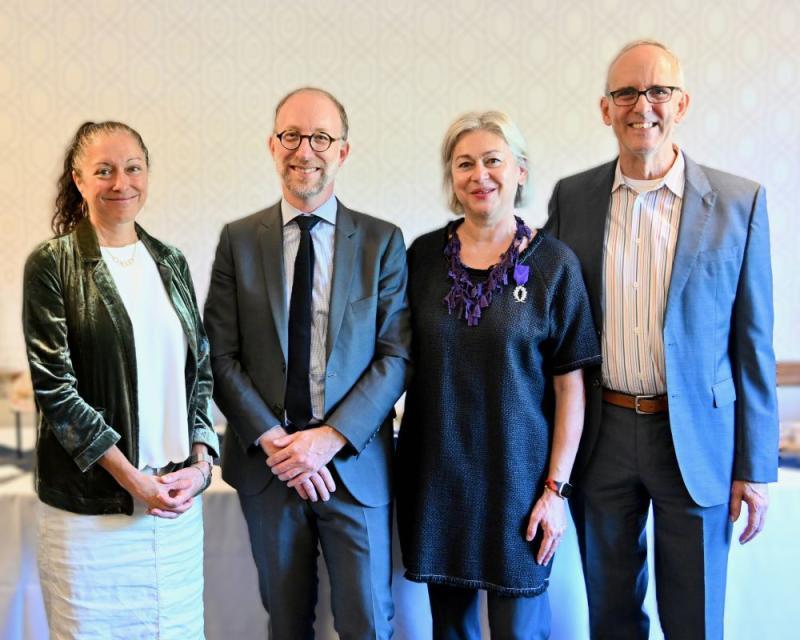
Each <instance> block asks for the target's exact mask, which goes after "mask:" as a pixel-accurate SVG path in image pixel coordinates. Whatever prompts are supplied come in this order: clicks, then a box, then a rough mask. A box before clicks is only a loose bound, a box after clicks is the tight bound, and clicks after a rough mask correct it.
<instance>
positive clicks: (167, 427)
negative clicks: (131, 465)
mask: <svg viewBox="0 0 800 640" xmlns="http://www.w3.org/2000/svg"><path fill="white" fill-rule="evenodd" d="M100 251H101V252H102V254H103V260H104V261H105V263H106V266H107V267H108V270H109V271H110V272H111V276H112V277H113V278H114V284H115V285H116V286H117V291H118V292H119V295H120V297H121V298H122V302H123V303H124V305H125V310H126V311H127V312H128V317H129V318H130V320H131V324H132V325H133V343H134V345H135V347H136V388H137V390H138V400H139V402H138V408H137V411H138V414H139V468H140V469H143V468H144V467H153V468H156V469H157V468H159V467H163V466H165V465H167V464H168V463H170V462H181V461H183V460H186V458H188V457H189V435H188V427H187V423H188V419H189V418H188V415H187V409H186V379H185V377H184V369H185V367H186V355H187V351H188V347H189V345H188V342H187V340H186V336H185V335H184V333H183V327H182V326H181V323H180V320H179V319H178V315H177V313H176V312H175V309H174V308H173V306H172V303H171V302H170V299H169V296H168V295H167V291H166V289H165V288H164V283H163V281H162V280H161V276H160V275H159V272H158V266H157V265H156V263H155V261H154V260H153V258H152V256H151V255H150V254H149V253H148V251H147V249H146V248H145V246H144V245H143V244H142V242H141V241H139V242H137V243H136V247H135V251H136V253H135V254H134V253H133V252H134V245H128V246H126V247H100ZM132 255H133V256H134V260H133V262H132V264H130V266H122V265H121V264H119V263H118V262H115V261H114V259H113V258H116V259H117V260H119V261H122V262H125V261H127V260H130V258H131V256H132ZM112 256H113V258H112ZM111 426H112V427H113V425H111Z"/></svg>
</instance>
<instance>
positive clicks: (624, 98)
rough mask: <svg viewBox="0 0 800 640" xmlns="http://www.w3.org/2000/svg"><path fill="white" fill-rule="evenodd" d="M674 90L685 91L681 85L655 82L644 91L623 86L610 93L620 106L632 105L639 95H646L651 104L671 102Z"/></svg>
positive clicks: (615, 102)
mask: <svg viewBox="0 0 800 640" xmlns="http://www.w3.org/2000/svg"><path fill="white" fill-rule="evenodd" d="M673 91H683V89H681V88H680V87H665V86H664V85H660V84H654V85H653V86H652V87H647V89H645V90H643V91H639V90H638V89H634V88H633V87H622V89H617V90H616V91H609V92H608V95H609V96H611V99H612V100H613V101H614V104H615V105H617V106H618V107H630V106H632V105H634V104H636V103H637V102H638V101H639V96H644V97H645V98H646V99H647V101H648V102H649V103H650V104H662V103H664V102H669V101H670V98H672V92H673Z"/></svg>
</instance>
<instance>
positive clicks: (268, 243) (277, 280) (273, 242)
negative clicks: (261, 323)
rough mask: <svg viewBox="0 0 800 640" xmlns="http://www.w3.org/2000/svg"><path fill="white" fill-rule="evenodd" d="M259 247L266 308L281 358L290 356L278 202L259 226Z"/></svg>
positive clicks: (265, 213) (266, 212)
mask: <svg viewBox="0 0 800 640" xmlns="http://www.w3.org/2000/svg"><path fill="white" fill-rule="evenodd" d="M258 246H259V249H260V251H261V266H262V268H263V271H264V284H265V286H266V290H267V299H268V301H269V308H270V310H271V311H272V318H273V321H274V323H275V330H276V331H277V332H278V341H279V342H280V344H281V351H283V357H284V358H288V357H289V320H288V310H287V309H286V276H285V274H284V272H283V221H282V219H281V205H280V203H278V204H276V205H275V206H273V207H270V208H269V209H267V210H266V211H265V212H264V215H263V218H262V220H261V225H260V226H259V228H258Z"/></svg>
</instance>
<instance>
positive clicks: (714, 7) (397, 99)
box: [0, 0, 800, 368]
mask: <svg viewBox="0 0 800 640" xmlns="http://www.w3.org/2000/svg"><path fill="white" fill-rule="evenodd" d="M798 32H800V3H797V2H795V1H794V0H746V1H738V0H727V1H707V0H705V1H703V2H697V1H694V0H672V1H670V2H652V1H650V0H645V1H640V2H636V3H634V2H623V1H622V0H601V1H596V2H591V1H589V0H573V1H571V2H567V1H564V2H554V1H553V0H541V1H540V0H536V1H530V2H523V1H520V0H506V2H502V3H501V2H496V1H495V2H486V1H484V0H465V1H463V2H459V1H456V0H449V1H448V0H405V1H401V0H349V1H346V0H338V1H333V0H327V1H325V0H317V1H316V2H309V1H304V0H295V1H293V2H289V1H281V0H269V1H260V2H256V1H255V0H253V1H246V0H236V1H232V2H225V1H224V0H171V1H170V2H156V1H149V0H148V1H144V2H124V1H121V0H97V1H96V2H85V1H80V2H79V1H77V0H50V1H48V0H6V1H5V2H4V3H3V4H2V6H1V7H0V222H1V223H2V226H0V229H2V253H1V254H0V301H2V302H1V303H0V304H1V305H2V306H1V307H0V368H4V367H12V366H16V367H22V366H24V352H23V344H22V336H21V330H20V327H19V316H20V297H21V276H22V265H23V261H24V259H25V256H26V255H27V254H28V252H29V251H30V250H31V248H32V247H33V246H34V245H35V244H36V243H37V242H39V241H40V240H42V239H44V238H46V237H47V236H48V229H49V218H50V213H51V210H52V200H53V196H54V186H55V181H56V178H57V175H58V170H59V165H60V163H61V162H62V158H63V149H64V146H65V144H66V143H67V141H68V140H69V138H70V137H71V135H72V134H73V132H74V131H75V129H76V128H77V126H78V125H79V124H80V123H81V122H82V121H84V120H86V119H105V118H113V119H120V120H123V121H126V122H128V123H130V124H131V125H133V126H134V127H135V128H137V129H139V131H140V132H141V133H142V135H143V136H144V139H145V141H146V142H147V144H148V146H149V148H150V152H151V155H152V158H153V168H152V173H151V179H150V180H151V184H150V198H149V202H148V205H147V207H146V210H145V211H144V212H143V213H142V216H141V218H140V220H141V222H142V224H143V225H144V226H145V227H146V228H147V229H148V230H149V231H151V232H152V233H154V234H155V235H156V236H158V237H160V238H162V239H165V240H167V241H169V242H172V243H174V244H176V245H178V246H179V247H181V248H182V249H183V250H184V252H185V253H186V255H187V257H188V259H189V263H190V265H191V267H192V271H193V273H194V277H195V280H196V285H197V290H198V295H199V297H200V299H201V300H202V299H203V298H204V297H205V292H206V289H207V285H208V273H209V269H210V265H211V260H212V257H213V251H214V247H215V245H216V240H217V234H218V231H219V228H220V226H221V225H222V223H223V222H225V221H227V220H230V219H233V218H235V217H238V216H241V215H244V214H246V213H249V212H252V211H254V210H256V209H258V208H261V207H263V206H264V205H266V204H269V203H271V202H273V201H275V200H276V199H277V197H278V194H279V189H278V183H277V181H276V179H275V177H274V173H273V170H272V167H271V162H270V160H269V156H268V154H267V151H266V147H265V138H266V136H267V134H268V133H269V131H270V128H271V125H272V120H271V118H272V109H273V107H274V104H275V102H276V101H277V99H278V98H279V97H280V96H281V95H283V94H284V93H285V92H287V91H288V90H290V89H293V88H295V87H297V86H299V85H304V84H316V85H319V86H322V87H325V88H327V89H329V90H331V91H332V92H333V93H334V94H336V95H337V96H338V97H339V98H340V99H341V100H342V102H344V104H345V106H346V107H347V109H348V111H349V115H350V119H351V124H352V127H351V131H352V135H351V142H352V154H351V156H350V159H349V160H348V163H347V165H346V167H345V168H344V170H343V171H342V173H340V177H339V185H338V186H339V194H340V196H341V197H342V199H343V200H344V201H345V202H346V203H347V204H348V205H350V206H352V207H355V208H360V209H362V210H366V211H368V212H372V213H374V214H376V215H379V216H382V217H385V218H388V219H391V220H393V221H395V222H397V223H398V224H399V225H400V226H401V227H402V228H403V230H404V232H405V234H406V240H407V241H410V240H411V239H413V238H414V237H415V236H416V235H418V234H419V233H421V232H422V231H426V230H428V229H431V228H434V227H437V226H440V225H442V224H443V223H444V222H445V221H446V220H447V213H446V211H445V208H444V206H443V199H442V197H441V194H440V187H439V185H440V174H439V168H438V164H437V154H438V148H439V143H440V140H441V137H442V135H443V133H444V130H445V128H446V126H447V125H448V123H449V122H450V121H451V120H452V119H453V118H454V117H455V116H456V115H457V114H459V113H460V112H462V111H466V110H470V109H475V108H490V107H491V108H499V109H503V110H505V111H508V112H509V113H510V114H511V115H512V117H514V118H515V119H516V121H517V122H518V124H519V125H520V126H521V128H522V129H523V131H524V132H525V134H526V136H527V137H528V140H529V146H530V151H531V156H532V171H533V180H534V187H535V199H534V202H533V204H532V205H531V207H530V210H529V212H528V214H527V217H528V218H529V220H530V221H531V222H533V223H536V224H540V223H541V222H542V221H543V219H544V212H545V208H546V202H547V199H548V196H549V193H550V190H551V189H552V186H553V184H554V182H555V180H556V179H557V178H559V177H561V176H563V175H567V174H569V173H573V172H576V171H578V170H581V169H583V168H587V167H589V166H591V165H594V164H597V163H599V162H601V161H604V160H606V159H610V158H611V157H613V155H614V153H615V145H614V139H613V136H612V134H611V132H610V130H609V129H607V128H606V127H605V126H603V125H602V123H601V121H600V118H599V112H598V108H597V102H598V98H599V95H600V92H601V90H602V86H603V80H604V72H605V68H606V65H607V63H608V61H609V59H610V57H611V56H612V55H613V53H614V52H615V51H616V50H617V49H618V48H619V47H620V46H621V45H622V44H623V43H625V42H626V41H628V40H631V39H634V38H639V37H655V38H658V39H661V40H663V41H665V42H666V43H668V44H669V45H670V46H671V47H672V48H673V49H674V50H675V51H676V52H677V53H678V54H679V55H680V56H681V57H682V59H683V62H684V66H685V70H686V78H687V80H686V82H687V88H688V91H689V92H690V94H691V95H692V98H693V103H692V108H691V111H690V114H689V117H688V119H687V120H685V121H684V123H683V124H682V125H681V129H680V130H679V134H678V141H679V143H680V144H681V145H682V146H683V147H684V148H685V150H686V151H687V152H688V153H689V154H691V155H692V157H694V158H695V159H697V160H699V161H701V162H704V163H706V164H709V165H712V166H715V167H719V168H723V169H726V170H728V171H731V172H734V173H739V174H743V175H746V176H748V177H751V178H754V179H756V180H759V181H761V182H763V183H764V184H765V185H766V187H767V190H768V196H769V204H770V214H771V225H772V228H771V233H772V239H773V262H774V276H775V302H776V333H775V345H776V350H777V354H778V357H779V358H782V359H800V343H799V342H798V340H797V338H796V334H797V330H798V324H799V323H798V318H800V295H798V293H797V291H798V276H797V273H798V271H799V270H800V257H798V254H799V252H798V250H797V249H796V244H797V238H798V233H797V231H796V226H797V225H796V223H795V218H796V214H797V206H796V195H797V185H798V177H800V171H799V170H798V169H799V168H800V127H799V125H798V121H797V120H798V115H800V107H798V105H800V55H799V54H800V51H799V50H798V46H797V45H796V40H797V33H798ZM793 196H794V197H793Z"/></svg>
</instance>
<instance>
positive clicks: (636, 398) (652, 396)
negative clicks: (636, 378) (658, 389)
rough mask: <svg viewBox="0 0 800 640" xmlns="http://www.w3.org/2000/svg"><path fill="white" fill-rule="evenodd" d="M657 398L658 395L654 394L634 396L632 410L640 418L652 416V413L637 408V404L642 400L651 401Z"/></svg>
mask: <svg viewBox="0 0 800 640" xmlns="http://www.w3.org/2000/svg"><path fill="white" fill-rule="evenodd" d="M657 397H658V395H656V394H654V395H649V396H634V397H633V410H634V411H636V413H637V414H639V415H640V416H649V415H652V414H653V412H652V411H643V410H642V409H641V408H640V407H639V402H640V401H642V400H652V399H654V398H657Z"/></svg>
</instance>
